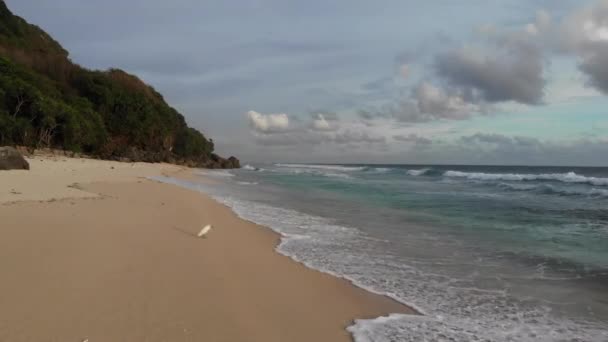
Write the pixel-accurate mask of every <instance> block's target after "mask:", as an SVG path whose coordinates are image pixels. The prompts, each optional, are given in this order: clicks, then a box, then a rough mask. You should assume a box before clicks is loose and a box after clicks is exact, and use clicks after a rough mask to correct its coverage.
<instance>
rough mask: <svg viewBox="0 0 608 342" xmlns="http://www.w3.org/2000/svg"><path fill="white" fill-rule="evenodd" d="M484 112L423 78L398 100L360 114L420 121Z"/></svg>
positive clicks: (448, 118) (403, 121) (458, 117)
mask: <svg viewBox="0 0 608 342" xmlns="http://www.w3.org/2000/svg"><path fill="white" fill-rule="evenodd" d="M482 111H483V107H482V106H480V105H477V104H474V103H471V102H468V101H467V100H465V99H464V98H463V97H462V96H461V95H459V94H457V93H447V92H446V91H445V90H444V89H442V88H439V87H437V86H435V85H433V84H431V83H429V82H427V81H423V82H420V83H419V84H418V85H417V86H416V87H414V88H413V89H412V90H411V92H410V93H409V95H407V96H406V97H404V98H403V99H401V100H400V101H399V102H398V103H396V104H390V105H387V106H384V107H382V108H380V109H379V110H359V111H358V112H357V114H358V115H359V117H360V118H362V119H364V120H373V119H377V118H385V119H387V118H392V119H394V120H396V121H398V122H401V123H420V122H429V121H435V120H440V119H445V120H462V119H467V118H469V117H470V116H471V115H472V114H473V113H478V112H482Z"/></svg>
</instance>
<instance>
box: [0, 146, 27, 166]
mask: <svg viewBox="0 0 608 342" xmlns="http://www.w3.org/2000/svg"><path fill="white" fill-rule="evenodd" d="M29 169H30V164H29V163H28V162H27V160H25V158H23V156H22V155H21V153H19V151H17V150H16V149H14V148H12V147H0V170H29Z"/></svg>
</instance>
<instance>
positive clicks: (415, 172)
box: [407, 169, 429, 176]
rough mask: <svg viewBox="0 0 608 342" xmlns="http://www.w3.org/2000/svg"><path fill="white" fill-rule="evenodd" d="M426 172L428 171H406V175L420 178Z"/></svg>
mask: <svg viewBox="0 0 608 342" xmlns="http://www.w3.org/2000/svg"><path fill="white" fill-rule="evenodd" d="M428 171H429V169H420V170H407V174H408V175H410V176H422V175H423V174H425V173H426V172H428Z"/></svg>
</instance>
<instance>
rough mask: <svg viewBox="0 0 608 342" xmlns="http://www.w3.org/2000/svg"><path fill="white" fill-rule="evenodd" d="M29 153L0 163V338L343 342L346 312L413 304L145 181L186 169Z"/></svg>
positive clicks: (213, 206)
mask: <svg viewBox="0 0 608 342" xmlns="http://www.w3.org/2000/svg"><path fill="white" fill-rule="evenodd" d="M30 162H31V167H32V170H31V171H29V172H28V171H9V172H0V234H1V235H0V236H2V238H0V270H3V276H2V281H0V341H11V342H18V341H62V342H63V341H66V342H67V341H75V342H80V341H85V340H87V339H88V341H89V342H96V341H115V342H118V341H131V342H132V341H282V342H284V341H307V342H310V341H350V340H351V337H350V335H349V334H348V333H347V332H346V330H345V328H346V327H347V326H349V325H351V324H352V321H353V319H355V318H373V317H377V316H381V315H386V314H388V313H394V312H400V313H411V310H410V309H409V308H407V307H405V306H403V305H401V304H399V303H396V302H394V301H392V300H390V299H388V298H386V297H382V296H378V295H374V294H371V293H369V292H366V291H364V290H362V289H359V288H357V287H354V286H352V285H351V284H350V283H348V282H347V281H345V280H342V279H338V278H335V277H332V276H330V275H327V274H323V273H320V272H317V271H314V270H311V269H308V268H306V267H304V266H303V265H301V264H299V263H296V262H294V261H292V260H291V259H289V258H287V257H285V256H282V255H279V254H277V253H276V252H275V251H274V248H275V246H276V245H277V243H278V241H279V237H278V236H277V234H275V233H274V232H272V231H270V230H269V229H266V228H264V227H260V226H257V225H255V224H252V223H249V222H246V221H244V220H241V219H239V218H238V217H236V215H235V214H234V213H233V212H232V211H231V210H230V209H228V208H227V207H225V206H222V205H220V204H218V203H217V202H215V201H213V200H212V199H210V198H209V197H207V196H205V195H202V194H200V193H197V192H193V191H190V190H187V189H182V188H179V187H176V186H172V185H168V184H162V183H158V182H155V181H152V180H148V179H145V178H142V177H146V176H151V175H159V174H165V175H174V176H180V175H187V174H188V172H189V171H188V170H184V169H183V168H181V167H176V166H172V165H162V164H160V165H158V164H157V165H151V164H133V165H132V164H121V163H112V162H105V161H95V160H87V159H67V158H55V159H52V158H42V159H40V158H34V159H30ZM74 183H78V185H77V186H76V187H74V186H72V185H73V184H74ZM68 186H71V187H68ZM207 223H210V224H213V225H214V229H213V230H212V231H211V232H210V234H209V235H208V237H207V238H206V239H199V238H196V237H195V234H196V233H197V232H198V231H199V230H200V229H201V227H202V226H203V225H205V224H207Z"/></svg>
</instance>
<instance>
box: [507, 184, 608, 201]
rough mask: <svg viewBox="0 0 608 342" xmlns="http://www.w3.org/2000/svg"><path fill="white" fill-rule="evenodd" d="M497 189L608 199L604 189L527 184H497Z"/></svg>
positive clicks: (606, 191) (607, 192) (607, 191)
mask: <svg viewBox="0 0 608 342" xmlns="http://www.w3.org/2000/svg"><path fill="white" fill-rule="evenodd" d="M498 187H499V188H501V189H504V190H510V191H530V192H534V193H537V194H541V195H558V196H583V197H592V198H608V190H606V189H597V188H591V189H574V188H562V187H558V186H553V185H549V184H539V185H528V184H510V183H499V184H498Z"/></svg>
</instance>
